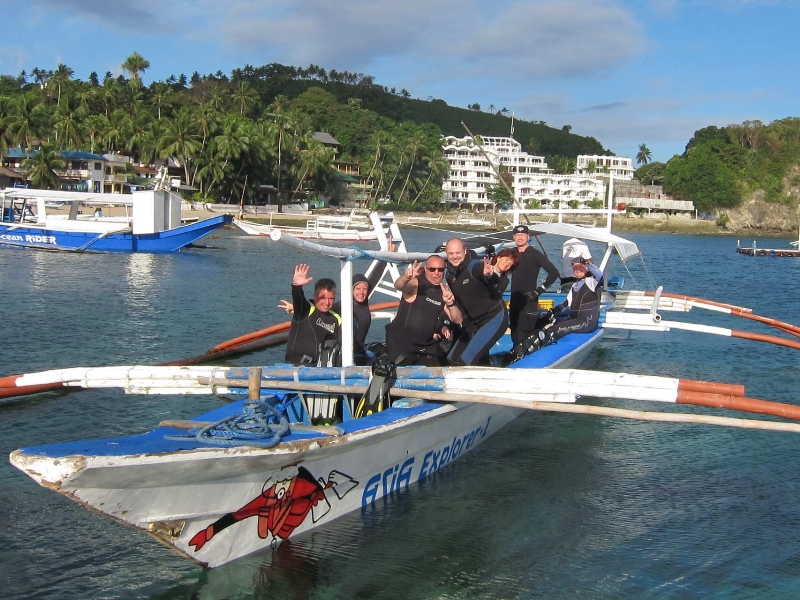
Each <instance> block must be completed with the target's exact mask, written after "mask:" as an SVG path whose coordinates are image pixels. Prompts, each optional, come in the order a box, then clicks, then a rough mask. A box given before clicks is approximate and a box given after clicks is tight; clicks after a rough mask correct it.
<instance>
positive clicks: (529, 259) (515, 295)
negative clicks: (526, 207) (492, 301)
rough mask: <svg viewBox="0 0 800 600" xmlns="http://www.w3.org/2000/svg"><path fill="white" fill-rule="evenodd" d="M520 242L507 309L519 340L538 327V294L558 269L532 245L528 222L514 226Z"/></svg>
mask: <svg viewBox="0 0 800 600" xmlns="http://www.w3.org/2000/svg"><path fill="white" fill-rule="evenodd" d="M511 233H512V239H513V240H514V243H515V244H516V245H517V252H518V253H519V261H518V264H517V268H516V270H515V271H514V276H513V277H512V278H511V303H510V306H509V310H508V317H509V322H510V324H511V339H512V341H513V342H514V343H515V344H516V343H518V342H519V341H520V340H523V339H525V338H526V337H528V336H529V335H530V334H531V333H533V331H534V330H535V329H536V321H537V320H538V318H539V296H540V295H541V294H543V293H544V292H545V290H547V288H549V287H550V286H551V285H553V284H554V283H555V282H556V279H558V277H559V273H558V269H557V268H556V266H555V265H554V264H553V263H552V262H550V259H549V258H547V256H545V254H544V253H542V252H539V251H538V250H537V249H536V248H534V247H532V246H531V245H530V243H529V241H530V231H529V230H528V226H527V225H516V226H515V227H514V229H512V230H511ZM541 269H544V270H545V272H546V273H547V277H545V280H544V281H543V282H542V284H541V285H539V284H538V281H539V271H540V270H541Z"/></svg>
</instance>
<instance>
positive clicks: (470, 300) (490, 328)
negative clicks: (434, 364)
mask: <svg viewBox="0 0 800 600" xmlns="http://www.w3.org/2000/svg"><path fill="white" fill-rule="evenodd" d="M447 281H448V283H449V284H450V289H451V290H452V292H453V295H454V296H455V298H456V302H457V303H458V307H459V308H460V309H461V313H462V315H463V317H464V320H463V322H462V323H461V334H460V335H459V336H458V339H456V340H455V342H454V343H453V347H452V348H451V349H450V353H449V354H448V356H447V358H448V360H449V361H450V362H451V363H455V364H461V365H476V364H480V363H487V362H488V360H489V350H490V349H491V348H492V346H494V344H495V342H496V341H497V340H499V339H500V338H501V337H502V335H503V334H504V333H505V331H506V329H507V328H508V311H506V307H505V303H504V302H503V297H502V294H501V293H500V292H499V291H498V284H499V283H500V277H499V276H498V275H497V274H496V273H493V274H492V275H490V276H488V277H486V276H484V274H483V261H482V260H472V261H469V263H467V262H466V260H465V262H462V263H461V264H460V265H459V266H458V268H456V269H455V271H451V272H449V273H448V278H447Z"/></svg>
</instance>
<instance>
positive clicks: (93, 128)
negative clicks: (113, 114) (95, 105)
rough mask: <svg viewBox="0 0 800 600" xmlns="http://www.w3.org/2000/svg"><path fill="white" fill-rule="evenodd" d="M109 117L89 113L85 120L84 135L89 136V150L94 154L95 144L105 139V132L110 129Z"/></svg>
mask: <svg viewBox="0 0 800 600" xmlns="http://www.w3.org/2000/svg"><path fill="white" fill-rule="evenodd" d="M108 128H109V124H108V119H106V118H105V117H104V116H103V115H89V116H88V117H86V119H84V121H83V133H84V137H88V138H89V143H90V146H89V152H91V153H92V154H94V146H95V144H99V143H101V142H102V140H103V132H104V131H106V130H108Z"/></svg>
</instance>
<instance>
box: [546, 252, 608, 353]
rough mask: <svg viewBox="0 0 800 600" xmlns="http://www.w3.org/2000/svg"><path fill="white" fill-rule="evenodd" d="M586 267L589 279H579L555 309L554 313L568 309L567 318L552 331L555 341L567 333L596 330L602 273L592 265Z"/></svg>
mask: <svg viewBox="0 0 800 600" xmlns="http://www.w3.org/2000/svg"><path fill="white" fill-rule="evenodd" d="M586 267H587V269H588V270H589V273H590V274H591V277H584V278H582V279H579V280H578V282H577V283H576V284H575V285H573V286H572V289H570V291H569V294H567V299H566V300H565V301H564V302H562V303H561V304H560V305H558V306H557V307H556V309H555V312H560V311H562V310H564V309H566V308H569V318H568V319H566V320H564V321H559V322H558V323H557V324H556V325H555V326H554V327H553V329H552V332H553V336H554V337H555V338H556V339H558V338H562V337H564V336H565V335H567V334H568V333H590V332H592V331H594V330H595V329H597V325H598V319H599V317H600V307H601V304H600V294H601V292H602V288H601V287H600V280H601V279H602V278H603V272H602V271H601V270H600V269H598V268H597V267H596V266H595V265H594V264H592V263H587V264H586Z"/></svg>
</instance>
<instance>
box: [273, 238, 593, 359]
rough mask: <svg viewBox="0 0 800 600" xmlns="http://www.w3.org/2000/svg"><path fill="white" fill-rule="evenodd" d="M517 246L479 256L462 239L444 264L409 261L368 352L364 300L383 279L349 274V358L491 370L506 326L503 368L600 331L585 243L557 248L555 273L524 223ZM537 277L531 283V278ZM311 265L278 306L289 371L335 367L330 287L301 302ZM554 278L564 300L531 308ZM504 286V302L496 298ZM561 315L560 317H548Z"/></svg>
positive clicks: (324, 284) (336, 326)
mask: <svg viewBox="0 0 800 600" xmlns="http://www.w3.org/2000/svg"><path fill="white" fill-rule="evenodd" d="M512 239H513V240H514V243H515V246H516V247H515V248H508V249H504V250H501V251H500V252H498V253H497V254H494V253H493V252H492V253H490V254H489V255H487V256H486V257H484V258H478V256H477V255H476V254H475V252H474V251H472V250H469V249H468V248H467V247H466V246H465V244H464V242H463V240H461V239H459V238H453V239H451V240H449V241H448V242H447V244H446V245H445V255H446V259H445V258H443V257H442V256H440V255H438V254H432V255H431V256H429V257H428V259H427V260H426V261H425V262H424V264H423V263H421V262H416V261H415V262H414V263H413V264H411V265H410V266H409V267H408V268H407V269H406V271H405V273H404V274H403V275H401V276H400V277H399V278H398V279H397V280H396V281H395V283H394V287H395V289H397V290H398V291H400V292H401V299H400V306H399V308H398V310H397V314H396V316H395V318H394V319H393V320H392V321H391V322H390V323H389V324H388V325H387V326H386V343H385V345H381V348H380V349H379V350H378V349H368V348H367V344H366V337H367V333H368V331H369V328H370V325H371V320H372V317H371V313H370V307H369V302H368V299H369V294H370V292H371V291H372V289H373V288H374V286H375V285H376V284H377V282H378V281H380V279H381V277H382V276H383V270H384V269H385V264H384V268H379V269H375V270H373V273H372V275H371V276H370V278H369V279H368V278H367V277H366V276H364V275H355V276H353V300H354V302H353V317H354V319H353V328H354V332H353V333H354V336H353V337H354V357H355V361H356V363H357V364H369V363H370V362H371V360H372V359H374V357H375V353H376V351H377V352H379V353H385V354H386V355H387V356H388V358H389V359H390V360H391V361H392V362H393V363H395V364H397V365H423V366H445V365H481V364H485V365H488V364H489V351H490V350H491V348H492V347H493V346H494V344H495V343H496V342H497V341H498V340H499V339H500V338H501V337H502V336H503V334H505V332H506V330H507V329H508V327H509V325H510V327H511V337H512V341H513V349H512V351H511V352H510V353H509V354H508V356H507V357H506V359H505V364H510V363H512V362H515V361H517V360H519V359H520V358H522V357H524V356H525V355H527V354H529V353H531V352H535V351H536V350H538V349H540V348H541V347H543V346H545V345H547V344H550V343H553V342H555V341H556V340H558V339H559V338H561V337H563V336H565V335H567V334H569V333H586V332H590V331H593V330H594V329H596V328H597V326H598V317H599V313H600V291H601V288H600V283H601V280H602V277H603V273H602V271H600V269H598V268H597V266H595V265H594V263H593V262H592V258H591V254H590V253H589V250H588V247H587V246H586V244H585V243H584V242H583V241H581V240H579V239H577V238H573V239H571V240H567V242H565V243H564V246H563V248H562V254H563V257H562V271H561V272H559V270H558V269H557V268H556V267H555V265H553V263H552V262H551V261H550V259H549V258H548V257H547V256H546V255H545V254H544V253H543V252H540V251H539V250H537V249H535V248H533V247H532V246H531V245H530V232H529V229H528V227H527V226H526V225H517V226H515V227H514V229H513V230H512ZM541 271H544V273H545V277H544V280H543V281H542V282H541V283H539V274H540V272H541ZM312 279H313V278H312V277H311V276H310V274H309V266H308V265H307V264H300V265H297V266H296V267H295V271H294V275H293V277H292V301H291V303H289V302H288V301H282V304H281V305H280V306H281V307H282V308H284V309H286V310H287V312H291V313H292V323H291V328H290V332H289V338H288V341H287V345H286V361H287V362H290V363H293V364H296V365H312V366H333V365H336V364H339V362H338V361H340V355H339V347H340V343H341V327H342V318H341V315H340V309H339V305H338V304H336V283H335V282H334V281H333V280H331V279H327V278H324V279H320V280H318V281H317V282H316V284H315V286H314V296H313V300H311V301H309V300H308V299H306V297H305V294H304V292H303V286H304V285H306V284H308V283H309V282H311V281H312ZM558 279H561V282H562V288H563V286H564V284H572V285H571V288H570V289H569V292H568V294H567V298H566V300H565V301H564V302H563V303H562V304H560V305H558V306H555V307H554V308H552V309H549V310H547V311H544V312H542V311H541V310H540V309H539V296H541V295H542V294H543V293H544V292H545V291H546V290H548V289H549V288H550V287H551V286H552V285H553V284H554V283H555V282H556V281H557V280H558ZM509 284H510V287H511V290H510V291H511V301H510V303H509V305H508V307H507V306H506V303H505V301H504V300H503V293H504V292H505V291H506V289H507V288H508V287H509ZM567 309H569V312H568V317H567V318H566V319H564V320H558V319H557V316H556V315H559V314H561V313H565V311H567Z"/></svg>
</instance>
